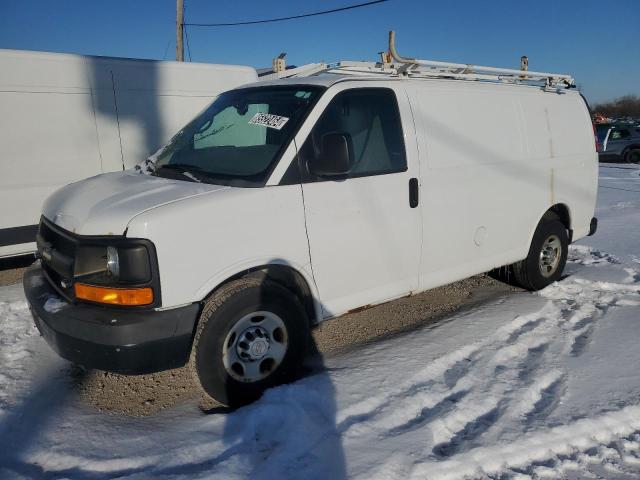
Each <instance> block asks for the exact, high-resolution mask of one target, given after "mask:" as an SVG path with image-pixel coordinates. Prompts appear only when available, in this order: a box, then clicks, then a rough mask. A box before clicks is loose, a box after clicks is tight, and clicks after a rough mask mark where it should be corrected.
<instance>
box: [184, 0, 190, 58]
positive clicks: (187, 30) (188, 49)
mask: <svg viewBox="0 0 640 480" xmlns="http://www.w3.org/2000/svg"><path fill="white" fill-rule="evenodd" d="M183 15H184V18H186V17H187V2H186V0H185V2H184V14H183ZM182 26H183V27H184V36H185V39H186V40H187V53H188V54H189V61H191V46H190V45H189V29H187V24H186V23H184V21H183V24H182Z"/></svg>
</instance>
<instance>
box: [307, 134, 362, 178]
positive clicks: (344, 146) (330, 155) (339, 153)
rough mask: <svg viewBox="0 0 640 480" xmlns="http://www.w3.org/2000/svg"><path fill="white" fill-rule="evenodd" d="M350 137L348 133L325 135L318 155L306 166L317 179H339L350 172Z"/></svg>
mask: <svg viewBox="0 0 640 480" xmlns="http://www.w3.org/2000/svg"><path fill="white" fill-rule="evenodd" d="M351 151H352V147H351V136H350V135H349V134H348V133H340V132H330V133H325V134H324V135H323V136H322V139H321V140H320V155H318V156H317V157H315V158H313V159H310V161H309V163H308V166H309V171H310V172H311V173H312V174H313V175H317V176H319V177H341V176H344V175H347V174H348V173H349V172H350V171H351V155H350V152H351Z"/></svg>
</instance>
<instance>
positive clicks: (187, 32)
mask: <svg viewBox="0 0 640 480" xmlns="http://www.w3.org/2000/svg"><path fill="white" fill-rule="evenodd" d="M184 37H185V38H186V40H187V53H188V54H189V61H191V47H190V46H189V30H188V29H187V26H186V25H185V26H184Z"/></svg>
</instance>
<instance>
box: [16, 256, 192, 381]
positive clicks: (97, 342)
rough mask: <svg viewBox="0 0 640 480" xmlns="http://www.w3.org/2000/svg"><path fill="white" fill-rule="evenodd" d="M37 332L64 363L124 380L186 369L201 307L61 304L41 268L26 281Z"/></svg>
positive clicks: (34, 269)
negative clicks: (123, 376) (117, 375)
mask: <svg viewBox="0 0 640 480" xmlns="http://www.w3.org/2000/svg"><path fill="white" fill-rule="evenodd" d="M23 283H24V291H25V294H26V297H27V301H28V303H29V308H30V310H31V314H32V315H33V319H34V322H35V324H36V326H37V327H38V330H39V331H40V333H41V334H42V336H43V337H44V338H45V340H46V341H47V343H48V344H49V345H50V346H51V348H53V350H55V351H56V353H58V355H60V356H61V357H63V358H65V359H67V360H70V361H72V362H74V363H78V364H80V365H83V366H85V367H87V368H96V369H99V370H106V371H109V372H116V373H125V374H142V373H152V372H158V371H161V370H168V369H170V368H177V367H181V366H183V365H184V364H185V363H186V362H187V360H188V359H189V353H190V351H191V344H192V340H193V333H194V329H195V326H196V322H197V318H198V315H199V313H200V304H198V303H193V304H190V305H187V306H184V307H179V308H174V309H171V310H152V309H148V310H143V309H125V308H113V307H102V306H96V305H88V304H82V303H68V302H66V301H65V300H63V299H62V298H61V297H60V296H59V295H58V294H57V293H56V291H55V290H54V288H53V287H52V286H51V284H50V283H49V281H48V280H47V279H46V277H45V275H44V273H43V271H42V267H41V266H40V262H37V263H35V264H34V265H32V266H31V267H30V268H29V269H27V271H26V272H25V275H24V280H23Z"/></svg>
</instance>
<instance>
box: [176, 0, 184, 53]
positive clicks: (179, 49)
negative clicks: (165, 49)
mask: <svg viewBox="0 0 640 480" xmlns="http://www.w3.org/2000/svg"><path fill="white" fill-rule="evenodd" d="M183 28H184V0H176V61H177V62H184V45H183V44H182V39H183V33H182V30H183Z"/></svg>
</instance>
